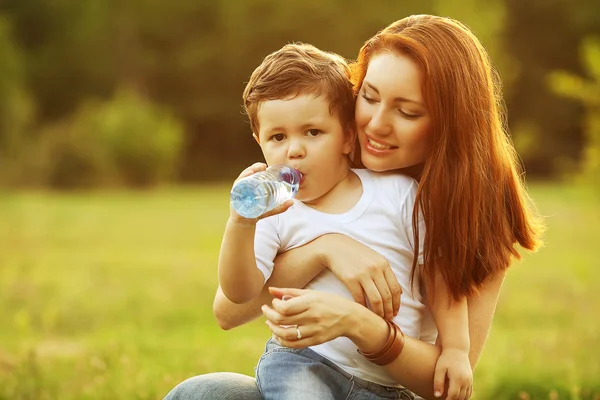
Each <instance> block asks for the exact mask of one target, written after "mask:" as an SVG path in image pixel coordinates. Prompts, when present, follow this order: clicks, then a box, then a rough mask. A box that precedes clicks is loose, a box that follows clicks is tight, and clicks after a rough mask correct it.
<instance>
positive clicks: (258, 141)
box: [252, 132, 260, 145]
mask: <svg viewBox="0 0 600 400" xmlns="http://www.w3.org/2000/svg"><path fill="white" fill-rule="evenodd" d="M252 137H253V138H254V140H256V143H258V144H259V145H260V139H259V138H258V136H257V135H256V133H254V132H252Z"/></svg>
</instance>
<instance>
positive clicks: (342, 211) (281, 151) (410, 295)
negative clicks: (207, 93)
mask: <svg viewBox="0 0 600 400" xmlns="http://www.w3.org/2000/svg"><path fill="white" fill-rule="evenodd" d="M244 105H245V108H246V112H247V114H248V116H249V118H250V125H251V127H252V131H253V136H254V138H255V140H256V141H257V143H258V144H259V145H260V147H261V150H262V152H263V155H264V157H265V160H266V162H267V164H269V165H272V164H286V165H289V166H291V167H294V168H296V169H298V170H299V171H300V172H301V173H302V181H301V182H300V188H299V191H298V193H297V195H296V197H295V199H294V200H293V201H289V202H288V203H287V204H285V205H283V206H282V207H279V208H278V209H276V210H273V211H272V212H270V213H267V214H265V215H263V216H261V218H259V219H260V220H259V219H246V218H243V217H241V216H239V215H238V214H236V213H235V211H233V210H231V214H230V218H229V220H228V222H227V226H226V228H225V234H224V237H223V242H222V245H221V252H220V256H219V283H220V287H221V290H222V291H223V293H224V294H225V296H227V298H229V299H230V300H231V301H233V302H234V303H238V304H239V303H245V302H248V301H250V300H252V299H254V298H255V297H257V296H258V295H259V293H260V292H261V290H262V288H263V286H264V284H265V282H266V280H267V279H268V278H269V277H270V275H271V272H272V270H273V260H274V259H275V257H276V255H277V254H278V253H280V252H284V251H286V250H289V249H292V248H295V247H299V246H302V245H304V244H306V243H308V242H310V241H312V240H314V239H315V238H317V237H318V236H321V235H323V234H328V233H341V234H345V235H347V236H350V237H352V238H354V239H355V240H358V241H359V242H361V243H363V244H365V245H367V246H369V247H370V248H372V249H373V250H374V251H376V252H378V253H379V254H381V255H382V256H384V257H385V258H386V259H387V260H388V262H389V263H390V266H391V267H392V269H393V271H394V274H395V275H396V278H397V279H398V282H399V283H400V285H401V287H402V289H403V294H404V295H403V296H402V306H401V307H400V311H399V313H398V315H397V316H396V317H394V319H393V320H394V322H395V323H396V324H397V325H398V326H399V327H400V328H401V330H402V331H403V332H404V334H406V335H408V336H411V337H415V338H419V335H420V332H421V316H422V313H423V312H424V308H425V306H424V304H423V299H422V296H421V293H420V291H419V288H418V285H410V275H411V267H412V260H413V254H414V252H413V245H412V238H413V233H412V212H413V208H414V206H415V204H414V199H415V195H416V188H417V184H416V182H415V181H414V180H413V179H411V178H409V177H406V176H402V175H399V174H390V173H386V174H383V173H373V172H370V171H367V170H358V169H351V167H350V162H349V155H350V154H351V152H352V150H353V146H354V143H355V139H356V137H355V130H354V95H353V92H352V85H351V83H350V81H349V70H348V66H347V64H346V63H345V62H344V60H343V59H342V58H341V57H339V56H337V55H335V54H331V53H326V52H323V51H321V50H318V49H317V48H315V47H313V46H310V45H305V44H291V45H286V46H284V47H283V48H282V49H280V50H278V51H276V52H274V53H272V54H271V55H269V56H267V57H266V58H265V60H264V61H263V63H262V64H261V65H260V66H259V67H258V68H257V69H256V70H255V71H254V73H253V74H252V76H251V78H250V81H249V82H248V84H247V86H246V89H245V91H244ZM254 167H255V168H256V166H254ZM252 168H253V167H250V168H249V169H247V170H245V171H244V172H243V173H242V174H241V175H240V177H242V176H246V175H249V174H251V173H252V171H253V169H252ZM286 210H287V211H286ZM283 211H285V212H283ZM275 214H276V215H275ZM266 217H268V218H266ZM423 225H424V224H423V223H421V224H420V231H421V234H420V237H421V238H422V237H423V236H424V226H423ZM419 246H420V247H419V250H420V251H419V264H422V243H421V244H419ZM417 279H418V276H417ZM306 288H307V289H314V290H321V291H327V292H331V293H335V294H338V295H340V296H344V297H346V298H349V299H352V295H351V294H350V292H349V291H348V289H347V288H346V287H345V286H344V285H343V284H342V283H341V281H339V280H338V279H337V278H336V277H335V276H334V275H333V274H332V273H331V272H329V271H327V270H326V271H324V272H323V273H321V274H320V275H319V276H318V277H317V278H315V279H314V280H313V281H312V282H310V283H309V284H308V285H307V286H306ZM441 293H442V294H444V297H447V296H446V294H445V293H446V292H444V291H442V292H441ZM435 294H437V290H436V293H435ZM444 297H442V298H440V297H438V296H436V297H435V299H436V302H435V303H436V304H440V303H441V304H445V302H444V300H445V299H444ZM444 310H445V309H444V308H443V307H439V306H438V307H433V308H432V311H433V313H434V315H435V316H436V320H439V321H443V322H444V324H443V325H444V326H445V327H446V330H445V331H444V332H440V333H439V334H440V339H441V342H442V343H444V342H452V343H458V344H459V347H462V350H463V353H464V352H465V351H466V353H467V356H464V354H463V355H462V356H461V357H457V358H452V357H454V355H455V354H457V353H456V352H455V351H454V352H450V353H446V355H445V357H446V358H450V360H451V361H452V362H453V363H454V364H453V365H454V367H455V368H456V370H455V371H456V373H453V370H452V368H451V369H449V370H448V372H447V376H448V378H449V379H450V385H457V384H458V383H457V382H453V380H454V379H455V375H460V373H459V372H458V371H465V370H467V371H468V373H467V375H468V376H467V377H466V378H467V382H468V384H467V387H466V388H469V387H470V386H471V382H472V375H471V369H470V365H468V348H469V338H468V332H467V329H466V323H464V321H466V313H467V308H466V300H463V301H461V302H454V303H453V304H452V306H451V308H450V309H448V310H447V311H446V312H447V313H442V311H444ZM456 315H459V316H462V317H461V318H459V319H457V320H456V321H454V320H448V319H449V318H451V316H456ZM452 318H453V317H452ZM449 327H451V328H449ZM465 332H467V333H466V334H465ZM274 346H277V345H276V344H273V343H270V345H268V348H269V349H272V348H273V347H274ZM288 350H290V351H287V350H286V351H285V352H271V354H270V356H269V357H268V361H266V359H264V358H261V361H260V362H259V365H258V367H257V383H258V386H259V389H260V390H261V394H262V396H263V397H264V398H265V399H281V398H292V397H291V396H292V392H293V396H295V397H294V398H305V397H303V394H302V393H304V394H305V395H308V394H309V393H311V390H312V389H313V388H314V387H318V386H322V385H323V384H325V385H333V382H330V378H329V375H328V374H327V373H325V372H323V371H324V370H322V369H319V365H315V364H319V362H318V361H314V360H313V361H314V362H313V363H311V364H306V362H305V358H303V357H298V358H294V354H295V353H294V351H293V350H292V349H288ZM444 350H445V349H444ZM452 350H455V349H452ZM302 351H306V350H305V349H304V350H302ZM310 351H314V352H315V353H317V354H318V355H320V356H323V357H325V358H319V357H315V360H325V359H328V361H332V362H333V363H334V364H335V367H336V368H337V367H339V368H341V370H343V371H344V372H346V373H350V374H352V375H354V376H355V377H358V378H359V379H358V380H360V379H362V380H365V381H368V382H371V383H372V384H370V386H369V387H371V389H372V390H373V391H374V392H377V391H381V390H383V391H384V392H385V390H386V387H394V388H398V387H401V386H400V385H398V384H397V383H396V382H395V381H394V380H393V379H392V378H391V377H390V376H389V375H388V374H387V372H386V371H385V369H384V368H383V367H380V366H377V365H375V364H374V363H371V362H369V361H368V360H367V359H366V358H365V357H363V356H362V355H360V354H359V353H357V351H356V346H355V345H354V344H353V343H352V342H351V341H350V340H349V339H347V338H345V337H339V338H337V339H335V340H332V341H330V342H327V343H323V344H321V345H318V346H311V347H310ZM290 356H291V359H290ZM442 356H444V351H442ZM446 362H448V360H446ZM465 363H466V364H467V365H465ZM265 364H267V365H265ZM290 364H294V365H293V366H291V365H290ZM322 364H323V365H322V367H323V368H329V367H328V366H326V365H324V363H322ZM315 371H320V372H316V373H315ZM272 374H277V375H278V376H271V375H272ZM286 374H288V375H287V376H286ZM292 374H293V375H292ZM463 375H464V374H463ZM463 377H464V376H460V378H463ZM456 378H459V377H458V376H456ZM294 382H296V383H297V384H295V385H294V384H293V383H294ZM331 391H332V392H334V391H335V390H333V389H332V390H331ZM332 398H335V397H332ZM343 398H345V395H343Z"/></svg>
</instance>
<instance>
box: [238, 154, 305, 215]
mask: <svg viewBox="0 0 600 400" xmlns="http://www.w3.org/2000/svg"><path fill="white" fill-rule="evenodd" d="M266 169H267V164H265V163H261V162H258V163H254V164H252V165H251V166H249V167H248V168H246V169H245V170H243V171H242V173H241V174H240V175H239V176H238V177H237V179H236V180H235V181H234V182H233V184H234V185H235V184H236V183H237V181H239V180H240V179H242V178H245V177H247V176H250V175H253V174H255V173H257V172H260V171H264V170H266ZM293 204H294V201H293V200H288V201H286V202H284V203H283V204H280V205H278V206H277V207H275V208H274V209H272V210H271V211H267V212H266V213H264V214H263V215H261V216H260V217H258V218H244V217H242V216H241V215H239V214H238V213H237V212H235V210H234V209H233V207H229V218H230V219H231V220H232V221H233V222H235V223H241V224H244V225H254V224H256V222H257V221H258V220H259V219H263V218H267V217H270V216H272V215H276V214H281V213H282V212H284V211H286V210H287V209H288V208H290V207H291V206H292V205H293Z"/></svg>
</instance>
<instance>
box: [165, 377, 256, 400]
mask: <svg viewBox="0 0 600 400" xmlns="http://www.w3.org/2000/svg"><path fill="white" fill-rule="evenodd" d="M164 400H262V397H261V396H260V393H259V392H258V388H257V387H256V381H255V380H254V378H252V377H250V376H246V375H242V374H235V373H233V372H215V373H212V374H205V375H198V376H195V377H193V378H190V379H188V380H186V381H183V382H181V383H180V384H179V385H177V386H175V387H174V388H173V390H171V391H170V392H169V394H167V397H165V398H164Z"/></svg>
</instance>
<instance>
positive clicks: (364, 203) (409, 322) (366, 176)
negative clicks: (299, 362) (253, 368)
mask: <svg viewBox="0 0 600 400" xmlns="http://www.w3.org/2000/svg"><path fill="white" fill-rule="evenodd" d="M352 171H353V172H354V173H355V174H356V175H357V176H358V177H359V178H360V180H361V183H362V189H363V193H362V196H361V197H360V199H359V200H358V202H357V203H356V204H355V205H354V207H353V208H352V209H351V210H349V211H348V212H346V213H343V214H326V213H322V212H320V211H317V210H315V209H312V208H310V207H308V206H306V205H305V204H303V203H302V202H300V201H297V200H294V205H293V206H292V207H290V208H289V209H288V210H287V211H286V212H284V213H282V214H278V215H275V216H272V217H269V218H265V219H262V220H260V221H259V222H258V224H257V226H256V237H255V241H254V242H255V246H254V247H255V254H256V263H257V267H258V268H259V269H260V270H261V272H262V273H263V274H264V276H265V281H266V280H267V279H268V278H269V277H270V276H271V273H272V272H273V265H274V261H273V260H274V259H275V257H276V256H277V254H278V253H282V252H285V251H287V250H290V249H293V248H296V247H299V246H302V245H304V244H307V243H308V242H310V241H312V240H314V239H316V238H317V237H319V236H322V235H325V234H328V233H341V234H344V235H347V236H349V237H351V238H353V239H355V240H357V241H359V242H361V243H363V244H364V245H366V246H368V247H370V248H371V249H373V250H374V251H376V252H377V253H379V254H381V255H382V256H383V257H385V259H386V260H387V261H388V263H389V264H390V267H391V268H392V270H393V272H394V274H395V275H396V279H398V282H399V283H400V286H401V287H402V291H403V294H402V297H401V306H400V311H399V313H398V315H397V316H396V317H395V318H394V322H396V324H398V326H399V327H400V328H401V329H402V331H403V332H404V333H405V334H406V335H408V336H411V337H414V338H420V337H421V328H422V323H423V322H426V323H425V325H430V322H431V321H424V317H425V320H429V319H431V315H430V313H429V312H428V310H427V309H426V307H425V305H424V304H423V299H422V296H421V292H420V289H419V284H418V282H419V276H418V274H417V275H416V276H415V284H414V285H410V274H411V270H412V264H413V263H412V261H413V254H414V253H413V249H414V247H413V246H414V245H413V229H412V213H413V208H414V205H415V204H414V202H415V196H416V191H417V182H416V181H415V180H414V179H412V178H410V177H407V176H404V175H400V174H398V173H375V172H372V171H368V170H365V169H353V170H352ZM424 236H425V224H424V221H423V220H422V219H420V220H419V241H420V244H419V253H418V254H419V264H423V237H424ZM333 250H334V251H335V249H333ZM306 289H313V290H319V291H323V292H329V293H335V294H337V295H340V296H343V297H346V298H348V299H350V300H353V297H352V295H351V293H350V291H349V290H348V288H346V286H345V285H344V284H343V283H342V282H341V281H340V280H339V279H338V278H337V277H336V276H335V275H334V274H333V273H332V272H331V271H329V270H327V269H326V270H324V271H323V272H322V273H321V274H319V275H318V276H317V277H316V278H315V279H313V280H312V281H311V282H310V283H309V284H308V285H307V286H306ZM423 328H425V326H424V327H423ZM300 329H301V327H300ZM426 330H428V329H426ZM423 339H427V340H428V341H431V340H434V339H435V338H433V339H432V338H429V337H428V338H423ZM311 349H312V350H314V351H316V352H317V353H319V354H321V355H322V356H324V357H326V358H328V359H330V360H331V361H333V362H335V363H336V364H337V365H339V366H340V367H341V368H342V369H344V370H345V371H347V372H349V373H351V374H352V375H355V376H357V377H359V378H362V379H366V380H368V381H371V382H375V383H378V384H380V385H385V386H396V387H401V385H399V384H398V383H397V382H395V381H394V379H392V377H390V376H389V374H388V373H387V372H386V371H385V370H384V369H383V367H380V366H377V365H375V364H373V363H372V362H370V361H368V360H367V359H366V358H364V357H363V356H362V355H360V354H359V353H358V352H357V351H356V349H357V348H356V346H355V345H354V343H353V342H352V341H351V340H350V339H348V338H346V337H339V338H337V339H334V340H332V341H330V342H327V343H323V344H320V345H318V346H311Z"/></svg>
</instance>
